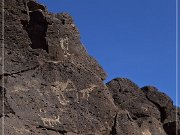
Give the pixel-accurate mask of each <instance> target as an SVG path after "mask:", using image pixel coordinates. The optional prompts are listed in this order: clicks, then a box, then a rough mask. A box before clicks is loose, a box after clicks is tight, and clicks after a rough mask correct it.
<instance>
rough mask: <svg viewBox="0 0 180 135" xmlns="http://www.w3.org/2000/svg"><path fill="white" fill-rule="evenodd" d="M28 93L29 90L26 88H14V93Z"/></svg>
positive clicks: (18, 86) (21, 86) (19, 86)
mask: <svg viewBox="0 0 180 135" xmlns="http://www.w3.org/2000/svg"><path fill="white" fill-rule="evenodd" d="M27 91H29V89H27V88H26V87H25V86H23V85H16V86H14V91H13V92H27Z"/></svg>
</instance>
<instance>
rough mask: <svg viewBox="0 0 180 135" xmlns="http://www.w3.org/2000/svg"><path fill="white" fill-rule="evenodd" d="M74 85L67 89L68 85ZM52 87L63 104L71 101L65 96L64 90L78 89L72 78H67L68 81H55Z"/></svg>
mask: <svg viewBox="0 0 180 135" xmlns="http://www.w3.org/2000/svg"><path fill="white" fill-rule="evenodd" d="M70 84H71V85H72V88H69V89H67V87H68V85H70ZM51 89H52V90H53V92H54V93H55V94H56V95H57V96H58V99H59V102H60V103H61V104H62V105H67V103H68V102H69V101H68V100H67V99H66V98H65V96H64V92H67V91H74V90H76V87H75V85H74V83H73V82H72V81H71V80H69V79H68V80H67V82H65V83H64V82H59V81H57V82H55V83H54V86H52V87H51Z"/></svg>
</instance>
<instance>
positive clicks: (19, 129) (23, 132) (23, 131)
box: [13, 127, 30, 135]
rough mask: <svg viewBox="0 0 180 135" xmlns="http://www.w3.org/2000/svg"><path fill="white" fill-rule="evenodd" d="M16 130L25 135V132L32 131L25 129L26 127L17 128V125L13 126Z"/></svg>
mask: <svg viewBox="0 0 180 135" xmlns="http://www.w3.org/2000/svg"><path fill="white" fill-rule="evenodd" d="M13 128H14V130H15V132H16V133H18V134H20V135H24V134H25V133H29V132H30V131H29V130H27V129H25V128H17V127H13Z"/></svg>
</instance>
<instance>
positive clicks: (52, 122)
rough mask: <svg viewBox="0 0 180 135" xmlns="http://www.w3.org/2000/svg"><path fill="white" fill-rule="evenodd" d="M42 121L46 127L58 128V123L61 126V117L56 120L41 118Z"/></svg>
mask: <svg viewBox="0 0 180 135" xmlns="http://www.w3.org/2000/svg"><path fill="white" fill-rule="evenodd" d="M41 120H42V122H43V124H44V126H51V127H54V126H56V125H57V124H58V123H59V124H61V123H60V121H59V116H58V117H57V118H55V119H52V118H42V117H41Z"/></svg>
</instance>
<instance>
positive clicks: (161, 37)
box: [38, 0, 176, 102]
mask: <svg viewBox="0 0 180 135" xmlns="http://www.w3.org/2000/svg"><path fill="white" fill-rule="evenodd" d="M38 1H39V2H41V3H43V4H44V5H46V6H47V7H48V10H49V11H50V12H54V13H58V12H68V13H70V14H71V15H72V16H73V18H74V21H75V24H76V25H77V27H78V29H79V31H80V33H81V41H82V43H83V44H84V45H85V47H86V48H87V50H88V52H89V54H90V55H92V56H93V57H95V58H96V59H97V60H98V62H99V63H100V64H101V65H102V66H103V68H104V70H105V71H106V72H107V73H108V78H107V80H106V82H107V81H110V80H112V79H113V78H116V77H124V78H129V79H131V80H132V81H134V82H135V83H136V84H138V85H139V86H140V87H143V86H145V85H153V86H156V87H157V88H158V89H159V90H161V91H162V92H164V93H166V94H167V95H169V96H170V97H171V98H172V99H173V101H174V102H175V97H176V94H175V90H176V87H175V86H176V83H175V82H176V80H175V75H176V70H175V69H176V63H175V62H176V61H175V60H176V59H175V58H176V55H175V51H176V40H175V37H176V35H175V34H176V33H175V32H176V25H175V24H176V23H175V22H176V20H175V19H176V18H175V17H176V14H175V13H176V10H175V6H176V3H175V0H138V1H137V0H136V1H135V0H113V1H112V0H78V1H75V0H38Z"/></svg>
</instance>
